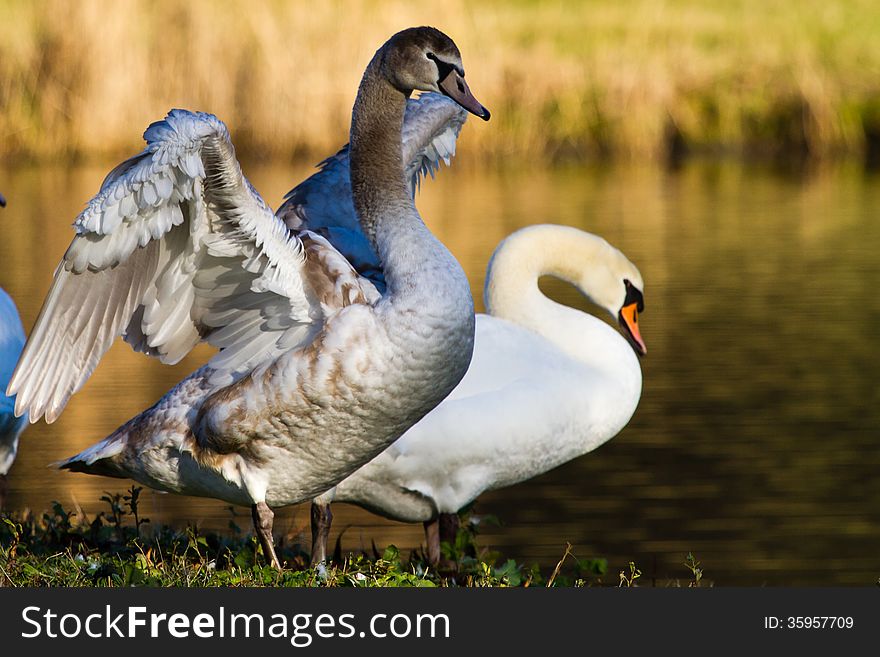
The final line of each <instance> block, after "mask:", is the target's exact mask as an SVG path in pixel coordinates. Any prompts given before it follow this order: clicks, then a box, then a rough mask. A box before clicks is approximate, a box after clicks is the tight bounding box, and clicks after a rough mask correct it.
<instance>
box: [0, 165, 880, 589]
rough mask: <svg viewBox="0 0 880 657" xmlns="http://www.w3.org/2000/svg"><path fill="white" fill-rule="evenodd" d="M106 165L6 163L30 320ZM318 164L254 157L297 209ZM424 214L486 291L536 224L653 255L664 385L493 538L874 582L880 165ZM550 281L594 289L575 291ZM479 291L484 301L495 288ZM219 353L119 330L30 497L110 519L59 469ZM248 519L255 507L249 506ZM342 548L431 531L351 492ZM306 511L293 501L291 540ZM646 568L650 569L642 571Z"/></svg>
mask: <svg viewBox="0 0 880 657" xmlns="http://www.w3.org/2000/svg"><path fill="white" fill-rule="evenodd" d="M107 170H109V167H106V166H100V167H78V168H67V169H62V168H58V169H47V168H41V169H27V168H23V169H22V168H20V169H5V170H4V169H0V190H2V192H3V193H4V194H5V195H6V197H7V199H8V201H9V207H7V208H6V210H5V211H3V212H2V214H0V221H2V226H3V229H4V236H5V238H4V239H3V240H2V241H0V263H2V264H0V285H2V286H3V287H4V288H6V289H7V290H8V291H9V292H10V293H11V294H12V296H13V297H14V298H15V299H16V301H17V302H18V304H19V307H20V309H21V313H22V316H23V319H24V323H25V326H26V327H27V328H29V327H30V326H31V325H32V324H33V321H34V319H35V318H36V314H37V312H38V310H39V307H40V303H41V302H42V299H43V298H44V295H45V293H46V291H47V289H48V286H49V282H50V280H51V275H52V271H53V269H54V267H55V265H56V264H57V263H58V261H59V259H60V257H61V255H62V253H63V252H64V249H65V248H66V246H67V244H68V242H69V240H70V237H71V235H72V232H71V230H70V228H69V225H70V223H71V221H72V220H73V218H74V217H75V216H76V214H77V213H78V212H79V210H80V209H81V208H82V206H83V204H84V203H85V202H86V201H87V200H88V198H89V197H90V196H91V195H92V194H93V193H94V192H95V191H96V190H97V189H98V187H99V185H100V182H101V180H102V178H103V176H104V174H105V173H106V171H107ZM307 170H308V167H305V166H290V167H272V168H266V167H262V168H261V167H260V166H249V167H246V171H247V173H248V175H249V176H250V178H251V180H252V181H253V182H254V184H255V185H256V186H257V188H258V189H260V190H261V191H262V192H263V194H264V195H265V196H266V198H267V199H268V200H269V201H270V202H274V203H277V202H278V200H279V199H280V198H281V196H282V194H283V193H284V192H286V191H287V190H288V189H289V188H290V187H291V186H292V184H293V183H294V182H296V181H298V180H300V179H302V177H303V176H304V175H305V174H306V172H307ZM419 205H420V209H421V211H422V214H423V215H424V216H425V218H426V220H427V222H428V224H429V225H430V226H431V228H432V229H433V230H434V231H435V232H436V233H437V234H438V235H439V236H440V238H441V239H442V240H443V241H444V242H445V243H446V244H447V245H449V247H450V248H451V250H452V251H453V253H455V255H456V256H457V257H458V258H459V259H460V261H461V262H462V264H463V265H464V267H465V270H466V271H467V272H468V275H469V277H470V280H471V282H472V285H473V290H474V294H475V297H476V298H477V299H480V297H481V289H482V284H483V277H484V271H485V265H486V262H487V260H488V257H489V255H490V254H491V252H492V250H493V249H494V247H495V245H496V244H497V243H498V241H499V240H500V239H501V238H503V237H504V236H505V235H507V234H508V233H510V232H511V231H513V230H515V229H516V228H519V227H521V226H525V225H528V224H532V223H537V222H554V223H561V224H569V225H573V226H578V227H580V228H584V229H587V230H590V231H592V232H596V233H598V234H601V235H602V236H604V237H605V238H606V239H608V240H609V241H610V242H611V243H612V244H614V245H616V246H617V247H619V248H620V249H622V250H623V251H624V252H625V253H626V254H627V255H628V256H629V258H630V259H631V260H633V261H634V262H635V263H636V264H637V265H638V266H639V267H640V269H641V271H642V273H643V275H644V278H645V282H646V290H645V300H646V312H645V314H644V316H643V317H642V318H641V319H642V333H643V335H644V337H645V340H646V341H647V344H648V348H649V355H648V357H647V358H646V359H644V360H643V361H642V364H643V371H644V380H645V382H644V392H643V396H642V400H641V403H640V406H639V408H638V410H637V411H636V414H635V417H634V418H633V420H632V421H631V422H630V424H629V426H628V427H626V429H625V430H624V431H623V432H622V433H621V434H620V435H619V436H617V437H616V438H614V439H613V440H612V441H611V442H609V443H607V444H606V445H604V446H603V447H601V448H599V449H598V450H597V451H595V452H593V453H592V454H589V455H587V456H585V457H582V458H580V459H578V460H576V461H574V462H572V463H569V464H568V465H566V466H564V467H561V468H559V469H557V470H555V471H553V472H551V473H548V474H546V475H544V476H543V477H540V478H537V479H534V480H532V481H531V482H528V483H525V484H522V485H520V486H517V487H514V488H510V489H507V490H503V491H498V492H495V493H492V494H487V495H485V496H484V497H483V498H481V500H480V501H479V504H478V506H477V511H478V512H479V513H481V514H492V515H495V516H497V517H498V518H499V519H500V520H501V521H502V523H503V525H502V526H501V527H488V528H486V529H485V533H484V534H483V536H482V538H481V541H482V544H483V545H485V546H488V547H491V548H493V549H499V550H501V551H502V552H503V553H504V554H505V555H507V556H510V557H514V558H516V559H518V560H522V561H526V562H538V563H540V564H541V565H543V566H545V567H550V566H552V565H553V564H555V562H556V561H557V560H558V559H559V557H560V556H561V555H562V553H563V551H564V547H565V543H566V542H571V543H572V545H573V549H574V552H575V554H576V555H578V556H580V557H588V556H604V557H607V558H608V560H609V562H610V573H611V574H610V577H609V579H610V580H614V579H615V578H616V575H615V573H616V571H617V570H618V569H619V568H621V567H623V566H624V565H625V564H626V562H627V561H628V560H630V559H634V560H635V561H636V562H637V564H638V565H639V566H640V567H641V568H642V570H643V572H644V575H645V580H650V579H651V578H654V579H655V581H656V583H657V584H660V585H662V584H665V583H667V582H668V581H669V580H670V579H672V578H684V577H686V576H687V574H688V573H687V571H686V570H685V569H684V567H683V566H682V565H681V564H682V562H683V561H684V558H685V555H686V554H687V553H688V552H689V551H690V552H693V553H694V554H695V555H696V556H697V558H698V559H699V560H700V561H702V563H703V567H704V569H705V573H706V578H707V579H710V580H712V581H714V582H716V584H718V585H733V584H736V585H760V584H769V585H777V584H790V585H807V584H812V585H819V586H826V585H855V584H860V585H870V584H873V583H874V582H876V581H877V579H878V577H880V477H878V476H877V473H878V471H880V449H878V441H877V438H878V428H880V403H878V402H880V387H878V386H877V385H876V383H875V377H876V373H877V372H878V369H880V367H878V366H880V349H878V348H877V344H876V342H875V340H876V339H877V338H876V335H877V331H876V328H877V327H878V326H880V295H878V294H877V291H876V286H877V284H878V282H880V258H878V256H877V252H878V247H880V221H878V216H877V208H880V177H878V176H877V175H873V174H865V173H864V172H863V171H862V170H861V169H859V168H858V167H855V166H853V167H847V166H841V167H834V168H830V169H827V170H819V171H811V172H809V173H807V174H798V175H788V174H779V173H775V172H773V171H770V170H757V169H748V168H742V167H740V166H737V165H733V164H705V163H695V164H690V165H687V166H685V167H684V168H683V169H680V170H677V171H664V170H660V169H632V168H614V169H605V168H579V169H559V170H550V171H548V170H528V169H525V170H513V171H505V172H499V173H483V172H481V171H479V170H473V169H471V170H465V169H463V168H461V167H459V168H453V170H450V171H445V172H443V174H441V175H440V176H439V177H438V179H437V181H436V182H434V183H432V184H429V185H427V186H426V187H425V188H424V191H423V194H422V196H421V198H420V203H419ZM547 288H548V289H549V290H550V292H551V293H552V294H553V295H554V296H557V297H558V298H561V299H563V300H565V301H567V302H571V303H579V301H578V300H577V297H576V295H574V294H572V292H571V290H570V289H567V288H566V287H565V286H562V285H559V284H557V285H549V286H547ZM478 305H479V306H482V303H481V302H479V303H478ZM208 354H209V352H208V351H206V350H203V349H200V350H197V352H196V353H194V354H192V355H191V356H190V357H189V358H188V359H187V360H186V361H185V362H183V363H181V364H180V365H178V366H176V367H166V366H162V365H160V364H158V363H155V362H152V361H150V360H148V359H147V358H146V357H144V356H142V355H138V354H134V353H133V352H131V351H130V350H129V349H128V347H127V346H126V345H124V344H121V343H119V344H117V345H116V346H115V347H114V348H113V349H112V350H111V352H110V353H109V354H108V355H107V357H105V359H104V361H103V362H102V363H101V365H100V367H99V369H98V371H97V372H96V374H95V375H94V376H93V377H92V379H91V380H90V381H89V383H88V384H87V385H86V387H85V388H84V389H83V390H82V391H81V392H80V393H79V394H78V395H77V396H76V397H75V398H74V399H73V400H72V402H71V403H70V405H69V406H68V408H67V410H66V411H65V413H64V414H63V415H62V417H61V419H60V420H59V421H58V422H56V423H55V424H54V425H51V426H47V425H45V424H43V423H40V424H38V425H35V426H32V427H31V428H30V429H29V430H28V431H27V432H26V433H25V434H24V436H23V443H22V449H21V452H20V456H19V459H18V462H17V463H16V465H15V467H14V469H13V471H12V473H11V482H10V483H11V499H10V506H11V508H14V509H15V508H17V509H25V508H30V509H33V510H35V511H41V510H43V509H45V508H47V507H48V506H49V504H50V503H51V501H52V500H56V499H57V500H60V501H62V502H63V503H64V504H65V505H68V506H73V505H76V504H79V505H81V507H82V509H83V510H84V511H85V512H86V513H89V514H91V513H95V512H96V511H98V510H101V508H102V504H101V503H99V502H98V499H99V497H100V495H101V494H102V491H104V490H113V491H116V490H122V489H123V488H124V487H125V486H126V484H125V483H124V482H122V481H120V480H112V479H101V478H97V477H89V476H86V475H81V474H68V473H58V472H55V471H52V470H49V469H47V468H46V464H47V463H50V462H52V461H55V460H58V459H60V458H62V457H65V456H69V455H70V454H72V453H75V452H76V451H79V450H80V449H82V448H84V447H86V446H88V445H89V444H91V443H93V442H94V441H96V440H98V439H100V438H103V437H104V436H105V435H106V434H108V433H109V432H111V431H112V430H113V429H114V428H116V427H117V426H118V425H119V424H121V423H123V422H124V421H126V420H127V419H129V418H130V417H131V416H132V415H134V414H136V413H137V412H138V411H140V410H142V409H143V408H145V407H147V406H149V405H151V404H152V403H153V402H154V401H155V400H156V399H157V398H158V397H159V396H161V395H162V394H163V393H164V392H165V391H166V390H167V389H168V388H169V387H170V386H171V385H172V384H173V383H174V382H176V381H177V380H179V379H180V378H182V377H183V376H184V375H185V374H187V373H188V372H189V371H191V370H193V369H195V368H196V367H197V366H198V365H200V364H201V363H202V362H204V360H205V359H206V358H207V356H208ZM145 507H146V515H148V516H149V517H150V518H151V519H152V522H153V523H154V524H155V523H159V522H170V523H180V524H182V523H185V522H198V523H200V524H201V525H202V526H203V527H206V528H225V527H226V526H227V524H228V522H229V520H230V518H231V514H230V511H229V510H228V509H227V507H226V506H225V505H224V504H222V503H219V502H213V501H210V500H200V499H194V498H182V497H175V496H170V495H155V494H150V495H149V496H148V497H147V498H146V502H145ZM236 512H237V513H238V518H237V522H238V524H239V525H241V526H242V527H247V526H248V514H247V512H246V510H244V509H237V510H236ZM335 513H336V522H335V527H334V532H333V535H332V536H331V541H335V539H336V534H338V533H339V532H344V534H343V537H342V543H343V547H344V548H346V549H359V548H361V547H369V546H370V544H371V541H375V542H376V544H377V545H380V546H381V545H384V544H387V543H389V542H393V543H396V544H397V545H399V546H401V547H403V548H408V547H412V546H417V545H419V543H420V541H421V539H422V534H421V527H413V526H407V525H401V524H398V523H392V522H389V521H385V520H382V519H379V518H376V517H374V516H371V515H370V514H368V513H366V512H363V511H360V510H358V509H356V508H353V507H349V506H346V505H341V504H340V505H337V508H336V510H335ZM307 523H308V513H307V507H304V506H303V507H299V508H295V509H289V510H286V511H284V512H282V513H280V514H279V516H278V518H277V520H276V528H277V529H278V530H280V531H286V532H288V534H289V535H290V539H291V540H297V536H298V535H300V534H302V536H301V538H305V536H306V535H307V533H308V526H307ZM645 580H643V581H645Z"/></svg>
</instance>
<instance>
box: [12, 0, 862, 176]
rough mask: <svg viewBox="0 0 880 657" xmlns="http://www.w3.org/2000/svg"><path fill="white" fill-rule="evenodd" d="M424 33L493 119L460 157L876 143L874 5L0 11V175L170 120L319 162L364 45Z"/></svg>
mask: <svg viewBox="0 0 880 657" xmlns="http://www.w3.org/2000/svg"><path fill="white" fill-rule="evenodd" d="M425 23H428V24H435V25H437V26H438V27H440V28H442V29H444V30H445V31H446V32H448V33H449V34H450V35H452V36H453V38H454V39H455V40H456V42H457V43H458V45H459V46H460V48H461V50H462V53H463V55H464V61H465V64H466V65H467V67H468V69H467V70H468V79H469V80H470V81H471V86H472V88H473V90H474V92H475V94H476V95H477V97H478V98H480V99H481V100H482V101H483V102H484V103H485V104H486V106H487V107H489V108H490V109H491V110H492V113H493V117H494V118H493V121H492V123H491V125H490V126H489V127H485V128H481V129H479V130H477V129H476V128H474V127H472V128H470V129H468V130H466V131H465V136H464V139H466V140H467V142H468V146H467V148H463V149H462V153H463V155H464V157H466V158H468V157H471V158H473V157H481V158H483V157H485V158H490V159H497V160H501V159H506V158H526V157H528V158H548V159H554V158H567V157H571V158H576V159H580V158H587V157H596V156H599V157H604V156H614V157H624V158H638V159H645V158H662V157H666V156H669V155H670V154H673V155H674V154H678V153H680V152H694V151H696V152H701V151H711V152H717V151H721V152H733V153H751V152H760V153H767V152H770V153H775V154H786V155H788V154H792V153H797V154H808V155H810V156H813V157H827V156H832V155H835V154H839V153H846V154H864V153H865V152H866V151H871V150H872V149H874V148H880V146H878V144H880V39H877V34H880V3H877V2H876V1H874V0H836V1H835V2H826V1H824V0H788V1H786V0H730V1H727V2H716V1H713V0H620V1H617V2H607V1H606V0H557V1H552V2H524V1H520V2H510V1H507V0H485V1H484V2H480V3H478V4H474V3H469V2H466V0H448V1H447V2H443V3H440V4H437V5H436V6H431V5H426V4H425V3H411V2H406V1H405V0H388V1H383V2H381V3H380V2H362V3H348V2H342V1H341V0H337V1H336V2H327V3H319V4H316V3H314V2H305V1H304V0H303V1H300V2H281V1H279V0H253V1H252V2H247V3H245V2H227V3H215V2H212V1H211V0H192V1H190V2H186V3H178V2H153V1H152V0H130V1H129V2H123V3H107V2H102V1H100V0H82V1H81V2H67V1H66V0H41V1H38V2H28V1H25V0H0V107H2V108H3V111H2V112H0V144H2V146H0V160H4V159H5V160H7V161H9V160H14V159H21V158H35V159H50V158H57V157H62V158H64V157H90V158H96V157H98V158H106V157H114V158H115V157H119V156H120V155H122V154H127V153H130V152H131V151H132V149H133V148H135V147H136V146H137V144H138V134H139V131H140V130H142V129H143V128H144V127H146V125H147V124H148V123H149V122H151V121H153V120H155V119H157V118H158V117H161V116H162V115H164V113H165V111H167V110H168V109H169V108H171V107H179V106H184V107H189V108H191V109H202V110H206V111H211V112H214V113H216V114H218V115H219V116H220V117H221V118H223V119H224V120H225V121H226V122H227V123H228V124H229V126H230V127H231V129H232V131H233V137H234V139H235V142H236V144H237V145H238V146H239V150H240V152H242V153H244V154H251V155H256V156H259V157H261V158H285V159H291V158H297V157H302V156H306V157H309V158H310V159H315V158H316V157H320V156H323V155H326V154H327V153H329V152H332V150H333V149H335V148H336V147H338V146H339V145H340V143H341V142H343V141H344V140H345V135H346V134H347V131H348V120H349V116H350V108H351V102H352V100H353V98H354V93H355V90H356V87H357V83H358V80H359V78H360V75H361V73H362V70H363V66H364V65H365V64H366V62H367V60H368V59H369V57H370V55H371V54H372V52H373V51H374V50H375V48H376V47H377V46H378V45H379V44H381V43H382V42H383V41H384V40H385V38H387V36H388V35H389V34H391V33H392V32H394V31H396V30H398V29H400V28H402V27H404V26H407V25H415V24H425Z"/></svg>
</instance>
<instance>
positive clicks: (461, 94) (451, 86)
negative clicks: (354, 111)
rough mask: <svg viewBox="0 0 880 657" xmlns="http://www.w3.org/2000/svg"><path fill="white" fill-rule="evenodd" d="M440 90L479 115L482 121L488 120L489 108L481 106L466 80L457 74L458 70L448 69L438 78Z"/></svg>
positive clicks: (472, 112)
mask: <svg viewBox="0 0 880 657" xmlns="http://www.w3.org/2000/svg"><path fill="white" fill-rule="evenodd" d="M439 86H440V91H442V92H443V93H444V94H445V95H447V96H449V97H450V98H451V99H452V100H454V101H455V102H456V103H458V104H459V105H461V106H462V107H464V108H465V109H466V110H467V111H468V112H470V113H471V114H475V115H476V116H479V117H480V118H481V119H483V120H484V121H488V120H489V117H490V116H491V115H490V114H489V110H487V109H486V108H485V107H483V106H482V105H481V104H480V101H478V100H477V99H476V98H474V95H473V94H472V93H471V90H470V88H468V86H467V82H465V81H464V78H463V77H462V76H461V75H459V73H458V71H456V70H455V69H454V68H453V69H452V70H450V71H449V74H448V75H447V76H446V77H445V78H443V79H442V80H440V85H439Z"/></svg>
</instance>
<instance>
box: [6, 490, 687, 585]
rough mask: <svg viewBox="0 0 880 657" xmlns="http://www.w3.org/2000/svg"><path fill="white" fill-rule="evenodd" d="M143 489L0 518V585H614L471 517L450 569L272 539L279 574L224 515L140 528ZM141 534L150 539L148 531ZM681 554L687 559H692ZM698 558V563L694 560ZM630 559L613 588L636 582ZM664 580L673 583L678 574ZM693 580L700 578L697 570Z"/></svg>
mask: <svg viewBox="0 0 880 657" xmlns="http://www.w3.org/2000/svg"><path fill="white" fill-rule="evenodd" d="M140 491H141V489H140V488H138V487H133V488H131V489H130V490H128V491H127V492H126V494H121V493H107V494H106V495H104V496H103V497H102V498H101V499H102V500H103V501H104V502H105V503H106V504H107V507H108V510H107V511H103V512H101V513H99V514H98V515H97V516H96V517H95V518H93V519H92V520H88V519H86V518H76V517H75V514H74V513H72V512H70V511H68V510H66V509H64V508H63V507H62V506H61V504H58V503H57V502H56V503H55V504H54V505H53V508H52V510H51V511H48V512H46V513H44V514H43V515H42V517H40V518H36V517H34V516H32V515H31V516H28V517H26V518H16V517H0V586H31V587H33V586H78V587H84V586H85V587H91V586H109V587H119V586H181V587H210V586H224V587H255V586H308V587H319V586H320V587H340V586H345V587H350V586H353V587H385V586H391V587H394V586H420V587H435V586H468V587H486V586H492V587H499V586H501V587H506V586H523V587H527V586H556V587H559V586H617V585H618V583H617V582H615V581H614V580H613V577H607V579H606V576H607V575H608V563H607V561H606V560H605V559H578V558H576V557H574V556H573V555H572V553H571V546H568V549H566V551H565V554H564V555H563V557H562V559H561V560H560V562H559V564H558V565H557V567H556V569H555V570H554V571H553V573H552V574H551V575H550V577H549V578H545V577H544V576H543V575H542V574H541V572H540V570H539V569H538V568H537V567H536V566H531V567H527V566H524V565H522V564H518V563H516V562H515V561H514V560H513V559H503V558H502V557H501V555H500V554H497V553H491V552H488V551H486V550H480V549H478V547H477V535H476V529H475V527H476V525H475V524H474V523H465V524H464V525H463V529H462V530H461V531H460V532H459V534H458V537H457V538H456V541H455V544H454V545H449V544H444V545H443V550H444V556H445V557H446V558H447V559H449V560H451V561H453V562H454V563H456V564H457V572H455V573H454V574H452V573H437V572H436V571H435V570H433V569H431V568H429V567H427V566H426V565H425V563H424V561H423V559H422V555H420V554H419V553H418V552H414V553H413V554H412V555H410V557H409V558H408V559H404V558H403V556H402V555H401V554H400V551H399V550H398V549H397V548H396V547H394V546H393V545H391V546H388V547H386V548H385V549H384V550H383V551H381V552H379V551H378V550H376V549H375V548H374V550H373V551H374V554H372V555H366V554H351V555H349V556H347V557H345V558H342V557H341V556H337V558H336V559H334V563H333V564H331V565H329V566H328V567H327V568H326V570H325V571H324V572H319V571H318V570H316V569H313V568H310V567H309V566H308V555H307V554H305V553H304V552H303V551H302V550H301V549H300V547H299V546H296V545H280V546H278V547H279V558H280V559H281V560H282V561H283V562H284V565H285V569H284V571H283V572H280V573H279V572H277V571H276V570H274V569H273V568H271V567H270V566H267V565H266V563H265V560H264V559H263V557H262V554H261V552H260V548H259V545H258V542H257V541H256V539H255V538H254V537H253V536H250V535H243V533H242V531H241V529H240V528H239V527H238V526H237V525H235V523H234V522H230V532H229V535H225V536H224V535H220V534H216V533H214V534H202V533H201V532H199V530H198V529H197V528H195V527H188V528H186V529H185V530H183V531H176V530H173V529H170V528H168V527H161V528H158V529H154V530H153V531H152V532H147V531H146V529H147V528H146V525H147V524H148V523H149V519H147V518H143V517H142V516H141V515H140V514H139V512H138V498H139V494H140ZM148 533H149V537H148V536H147V534H148ZM692 559H693V558H692V557H691V556H690V555H688V563H689V564H692V563H695V562H693V561H692ZM697 565H698V564H697ZM638 572H639V571H638V570H637V569H636V568H635V565H634V564H633V563H630V564H629V572H628V574H627V575H626V577H624V573H623V571H622V572H621V574H620V583H619V585H620V586H638V585H639V584H638V583H637V582H636V581H635V580H636V579H637V578H638V576H639V574H638ZM669 584H670V585H674V586H680V585H681V584H680V583H679V582H671V583H669ZM690 585H691V586H693V585H697V586H699V585H700V578H699V577H696V573H695V580H694V582H691V583H690Z"/></svg>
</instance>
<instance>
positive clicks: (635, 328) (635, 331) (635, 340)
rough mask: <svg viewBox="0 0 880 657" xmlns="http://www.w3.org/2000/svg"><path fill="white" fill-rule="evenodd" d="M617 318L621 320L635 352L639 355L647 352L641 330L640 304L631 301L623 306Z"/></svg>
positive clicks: (621, 325) (624, 332)
mask: <svg viewBox="0 0 880 657" xmlns="http://www.w3.org/2000/svg"><path fill="white" fill-rule="evenodd" d="M617 319H618V321H619V322H620V327H621V328H622V329H623V334H624V335H625V336H626V337H627V338H628V339H629V342H630V344H631V345H632V348H633V349H635V352H636V353H637V354H638V355H639V356H644V355H645V354H647V353H648V348H647V347H646V346H645V341H644V340H642V334H641V333H640V332H639V311H638V304H637V303H631V304H629V305H628V306H624V307H623V308H621V309H620V313H619V314H618V316H617Z"/></svg>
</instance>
